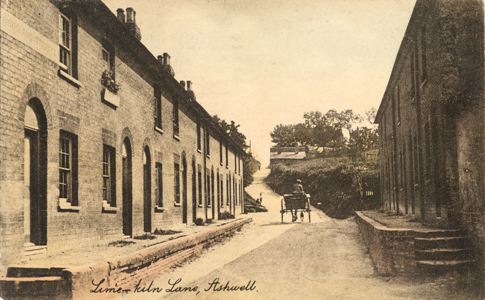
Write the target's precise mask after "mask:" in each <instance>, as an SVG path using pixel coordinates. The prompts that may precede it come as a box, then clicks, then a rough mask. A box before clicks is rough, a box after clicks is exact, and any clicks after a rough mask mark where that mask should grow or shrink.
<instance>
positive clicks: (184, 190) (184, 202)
mask: <svg viewBox="0 0 485 300" xmlns="http://www.w3.org/2000/svg"><path fill="white" fill-rule="evenodd" d="M182 223H184V224H187V159H186V158H185V153H184V154H182Z"/></svg>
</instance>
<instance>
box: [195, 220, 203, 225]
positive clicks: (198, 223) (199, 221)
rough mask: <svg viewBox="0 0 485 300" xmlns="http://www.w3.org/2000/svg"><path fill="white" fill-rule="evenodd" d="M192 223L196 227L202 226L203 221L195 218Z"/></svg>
mask: <svg viewBox="0 0 485 300" xmlns="http://www.w3.org/2000/svg"><path fill="white" fill-rule="evenodd" d="M194 223H195V225H197V226H204V219H202V218H197V219H195V221H194Z"/></svg>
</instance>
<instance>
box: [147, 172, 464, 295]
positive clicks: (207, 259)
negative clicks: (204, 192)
mask: <svg viewBox="0 0 485 300" xmlns="http://www.w3.org/2000/svg"><path fill="white" fill-rule="evenodd" d="M266 175H267V170H263V171H261V172H259V173H258V174H257V178H256V180H255V182H254V184H253V185H251V186H250V187H248V188H247V191H248V192H249V193H250V194H252V195H254V196H259V193H260V192H262V193H263V205H265V206H266V207H267V208H268V210H269V212H268V213H255V214H252V217H253V219H254V222H253V223H252V224H251V225H248V226H245V227H244V228H243V230H242V231H241V232H240V233H238V234H237V235H236V236H234V237H232V238H231V239H229V240H228V241H226V243H224V244H221V245H217V246H214V247H213V248H211V249H209V250H208V251H207V252H206V253H204V254H203V255H202V256H201V257H200V258H198V259H196V260H194V261H192V262H190V263H186V264H184V265H183V266H181V267H179V268H176V269H175V270H173V272H170V273H165V274H162V275H161V276H160V277H159V278H158V279H157V280H156V281H155V282H154V286H158V287H164V288H169V287H170V285H169V284H168V282H169V280H170V282H171V283H175V282H177V280H178V279H180V281H179V282H177V284H175V285H174V286H173V288H172V290H174V291H173V292H170V293H163V294H157V295H156V296H155V295H154V296H153V298H154V299H161V298H168V299H265V300H269V299H470V298H471V297H472V296H471V295H470V294H468V295H467V294H464V293H461V292H457V291H459V289H457V288H454V289H453V288H452V287H451V286H450V284H449V282H448V281H446V280H449V279H446V280H445V279H437V280H420V279H412V278H407V279H406V278H400V277H382V276H377V275H376V274H375V273H374V270H373V267H372V262H371V260H370V258H369V256H368V254H367V251H366V249H365V247H364V245H363V243H362V242H361V239H360V236H359V234H358V229H357V226H356V224H355V222H354V221H353V219H347V220H335V219H331V218H329V217H327V216H326V215H325V214H324V213H322V212H319V211H316V210H314V211H313V215H312V223H310V224H309V223H300V222H297V223H295V224H291V223H290V224H280V214H279V209H280V199H281V197H280V196H279V195H277V194H275V193H273V192H272V191H271V190H270V189H269V187H268V186H266V185H265V184H264V182H263V181H262V180H263V179H264V177H265V176H266ZM286 220H287V222H291V219H290V216H289V215H288V216H286ZM227 282H229V284H227V287H230V286H246V289H247V291H237V292H236V291H224V290H223V289H224V286H225V285H226V283H227ZM211 283H212V284H211ZM216 283H217V284H216ZM176 287H179V288H184V287H185V288H187V289H186V290H185V291H184V292H176V291H175V290H176ZM188 287H192V288H194V287H197V292H196V291H188ZM226 289H227V288H226ZM148 296H150V295H148V294H144V295H143V299H146V298H147V297H148Z"/></svg>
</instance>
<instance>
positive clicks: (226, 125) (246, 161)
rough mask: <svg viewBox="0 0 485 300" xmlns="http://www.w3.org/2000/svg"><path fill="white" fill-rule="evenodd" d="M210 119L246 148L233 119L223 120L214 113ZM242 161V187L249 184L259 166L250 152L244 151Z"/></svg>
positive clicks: (243, 137)
mask: <svg viewBox="0 0 485 300" xmlns="http://www.w3.org/2000/svg"><path fill="white" fill-rule="evenodd" d="M212 119H213V120H214V121H215V122H216V123H217V124H219V126H220V127H221V129H222V130H223V131H224V132H225V133H227V134H228V135H229V136H230V137H231V138H232V140H233V141H234V142H235V143H236V144H238V145H239V146H240V147H241V148H242V149H244V150H246V149H247V147H248V146H247V144H246V136H245V135H244V134H243V133H241V132H240V131H239V126H240V125H239V124H236V122H234V121H232V120H231V121H230V122H226V121H225V120H223V119H221V118H219V116H217V115H214V116H213V117H212ZM242 161H243V169H244V172H243V181H244V187H246V186H248V185H250V184H251V183H252V182H253V175H254V173H255V172H256V171H257V170H259V169H260V168H261V163H260V162H259V161H258V160H257V159H256V158H254V156H253V155H252V154H251V153H245V155H244V156H243V158H242Z"/></svg>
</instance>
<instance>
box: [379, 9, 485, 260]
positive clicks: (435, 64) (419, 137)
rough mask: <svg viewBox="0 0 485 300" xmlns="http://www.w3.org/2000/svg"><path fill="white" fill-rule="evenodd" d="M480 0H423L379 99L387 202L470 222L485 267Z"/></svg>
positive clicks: (422, 215)
mask: <svg viewBox="0 0 485 300" xmlns="http://www.w3.org/2000/svg"><path fill="white" fill-rule="evenodd" d="M484 58H485V51H484V4H483V1H477V0H462V1H439V0H418V1H417V2H416V5H415V8H414V11H413V13H412V16H411V19H410V21H409V24H408V27H407V30H406V32H405V35H404V38H403V40H402V43H401V46H400V48H399V52H398V54H397V58H396V61H395V63H394V67H393V69H392V73H391V76H390V79H389V82H388V85H387V88H386V91H385V93H384V97H383V99H382V102H381V104H380V107H379V110H378V113H377V118H376V123H378V124H379V133H380V152H379V153H380V169H381V191H382V195H381V196H382V201H383V202H382V205H383V208H385V209H386V210H388V211H392V212H394V213H397V214H405V215H410V216H413V215H414V216H415V218H416V219H419V220H421V221H422V222H425V223H428V224H434V225H441V226H445V227H459V228H461V229H463V230H465V231H466V232H467V233H468V235H469V237H470V238H471V240H472V241H473V244H474V246H475V249H476V250H477V254H478V257H479V258H480V259H481V267H482V269H483V268H485V263H484V262H485V260H484V259H483V258H484V254H485V201H484V198H483V195H485V160H484V155H483V153H485V138H484V137H485V131H484V130H485V122H484V121H485V111H484V107H485V98H484V86H485V84H484V81H485V76H484V70H485V66H484Z"/></svg>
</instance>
